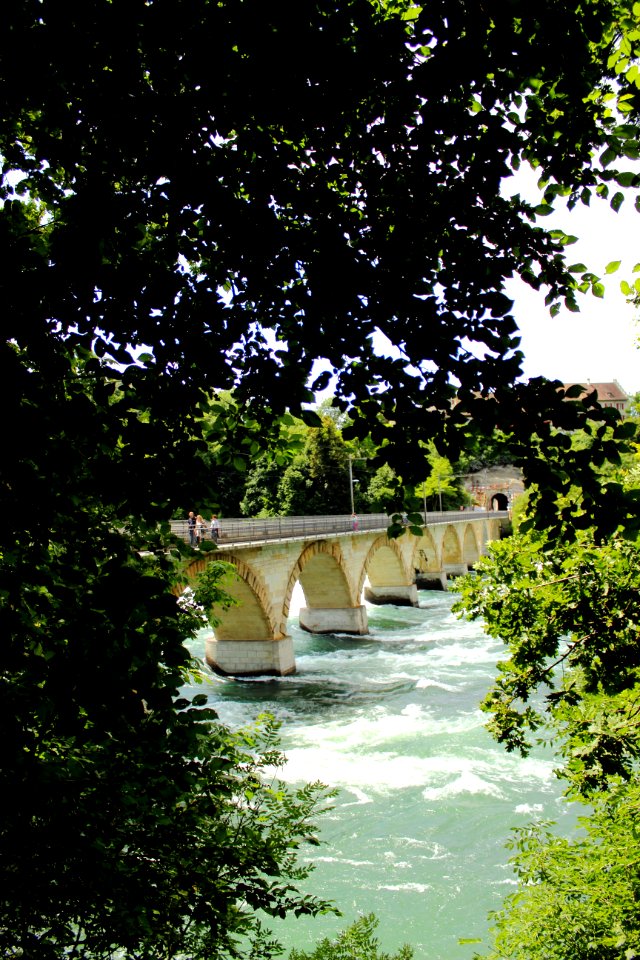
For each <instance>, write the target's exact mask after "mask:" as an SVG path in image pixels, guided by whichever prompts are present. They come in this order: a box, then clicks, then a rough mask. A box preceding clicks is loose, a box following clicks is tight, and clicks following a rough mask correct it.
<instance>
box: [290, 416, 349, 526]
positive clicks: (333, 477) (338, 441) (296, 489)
mask: <svg viewBox="0 0 640 960" xmlns="http://www.w3.org/2000/svg"><path fill="white" fill-rule="evenodd" d="M279 500H280V512H281V513H282V514H284V515H285V516H287V515H289V516H291V515H300V514H303V513H307V514H315V515H321V514H325V513H326V514H341V513H350V512H351V501H350V493H349V457H348V453H347V448H346V446H345V444H344V442H343V440H342V437H341V435H340V432H339V431H338V428H337V427H336V426H335V424H334V422H333V420H332V419H331V418H329V417H327V418H325V419H324V420H322V422H321V425H320V426H319V427H317V428H313V429H311V430H309V433H308V435H307V440H306V443H305V448H304V452H303V454H302V455H301V456H299V457H296V458H295V459H294V461H293V462H292V464H291V466H290V467H288V469H287V470H286V472H285V474H284V476H283V478H282V481H281V483H280V488H279Z"/></svg>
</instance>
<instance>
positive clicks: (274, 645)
mask: <svg viewBox="0 0 640 960" xmlns="http://www.w3.org/2000/svg"><path fill="white" fill-rule="evenodd" d="M205 660H206V661H207V663H208V664H209V666H210V667H211V669H212V670H214V671H215V672H216V673H221V674H223V675H224V676H227V677H264V676H267V677H286V676H288V675H289V674H292V673H295V672H296V662H295V658H294V655H293V640H292V639H291V637H289V636H285V637H281V638H280V639H279V640H216V638H215V637H208V638H207V640H206V643H205Z"/></svg>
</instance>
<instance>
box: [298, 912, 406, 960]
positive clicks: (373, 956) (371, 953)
mask: <svg viewBox="0 0 640 960" xmlns="http://www.w3.org/2000/svg"><path fill="white" fill-rule="evenodd" d="M377 926H378V919H377V917H375V916H374V914H372V913H371V914H368V915H367V916H364V917H359V918H358V919H357V920H356V921H355V922H354V923H352V924H351V925H350V926H349V927H347V929H346V930H343V931H342V933H340V934H339V935H338V937H336V939H335V940H329V939H328V938H325V939H324V940H321V941H320V943H319V944H318V945H317V946H316V947H315V948H314V949H313V950H312V951H310V952H307V951H303V950H292V951H291V953H290V954H289V960H411V958H412V957H413V951H412V950H411V948H410V947H408V946H406V945H405V946H403V947H400V949H399V950H398V952H397V953H395V954H394V955H393V956H391V955H390V954H388V953H382V952H380V949H379V944H378V941H377V939H376V937H375V936H374V931H375V929H376V927H377Z"/></svg>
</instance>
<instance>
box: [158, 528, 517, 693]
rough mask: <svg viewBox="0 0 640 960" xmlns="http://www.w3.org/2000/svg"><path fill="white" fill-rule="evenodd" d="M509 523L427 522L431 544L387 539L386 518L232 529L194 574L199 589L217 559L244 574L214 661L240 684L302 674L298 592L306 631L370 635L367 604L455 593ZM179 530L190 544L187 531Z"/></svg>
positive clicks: (217, 638)
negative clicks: (294, 614) (294, 599)
mask: <svg viewBox="0 0 640 960" xmlns="http://www.w3.org/2000/svg"><path fill="white" fill-rule="evenodd" d="M507 517H508V514H507V512H506V511H486V512H484V511H476V512H473V511H455V512H450V513H441V514H427V515H426V524H425V526H424V528H423V533H422V536H420V537H418V536H414V535H413V534H411V533H409V532H408V531H407V532H405V533H404V534H403V535H402V536H401V537H399V538H398V539H389V538H388V537H387V534H386V529H387V527H388V525H389V523H390V518H389V517H387V516H386V515H376V516H375V517H372V516H367V517H361V518H359V520H358V529H353V526H354V521H353V520H352V518H351V517H331V518H321V517H315V518H312V517H311V518H284V519H283V520H281V521H276V520H268V521H225V520H223V521H221V524H220V526H221V530H220V540H219V543H218V549H217V550H215V551H206V552H205V551H203V552H202V554H201V555H199V556H196V557H194V560H193V562H192V563H191V565H190V566H189V568H188V569H187V578H188V579H189V580H191V579H193V578H194V577H195V576H196V575H197V574H198V573H199V572H200V571H201V570H203V569H204V568H205V566H206V564H207V563H209V562H210V561H211V560H225V561H227V562H228V563H230V564H232V565H233V566H234V567H235V574H236V575H235V576H229V577H227V578H226V580H225V581H224V584H223V585H224V589H225V590H226V591H227V592H228V593H230V594H231V595H232V596H233V597H234V598H235V599H237V600H238V606H234V607H232V608H231V609H230V610H227V611H224V610H221V609H220V610H218V609H214V610H213V613H214V615H215V616H216V617H218V618H219V620H220V625H219V626H218V627H216V629H215V633H214V635H213V636H212V637H211V638H210V639H208V640H207V644H206V659H207V662H208V663H209V665H210V666H211V667H212V668H213V669H214V670H215V671H217V672H218V673H222V674H226V675H231V676H260V675H271V676H285V675H287V674H291V673H295V669H296V668H295V658H294V651H293V641H292V638H291V637H290V636H289V635H288V634H287V617H288V616H289V607H290V604H291V596H292V593H293V589H294V587H295V585H296V583H298V582H299V583H300V585H301V587H302V590H303V592H304V597H305V603H306V606H304V607H302V609H301V610H300V626H301V627H302V628H303V629H305V630H309V631H310V632H312V633H351V634H356V635H362V634H366V633H367V632H368V625H367V608H366V606H365V605H364V603H363V602H362V601H363V597H364V599H365V600H366V601H368V602H369V603H375V604H379V603H389V604H401V605H412V606H416V605H417V603H418V593H417V588H418V586H422V587H430V588H432V589H434V588H435V589H446V586H447V578H448V576H450V575H454V576H455V575H460V574H462V573H466V572H467V571H468V570H469V569H470V568H472V567H473V565H474V563H475V562H476V560H477V559H478V557H479V556H480V555H481V554H483V553H484V552H485V551H486V545H487V543H488V542H489V541H491V540H496V539H498V538H499V537H500V529H501V525H502V524H503V523H504V522H505V520H506V519H507ZM234 524H235V526H234ZM251 524H253V527H250V526H248V525H251ZM276 524H279V527H278V528H277V530H276V527H275V525H276ZM174 528H176V532H177V533H181V534H183V535H185V529H184V527H180V528H177V525H174ZM274 531H276V532H275V533H274ZM194 553H195V551H194Z"/></svg>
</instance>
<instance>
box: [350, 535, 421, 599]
mask: <svg viewBox="0 0 640 960" xmlns="http://www.w3.org/2000/svg"><path fill="white" fill-rule="evenodd" d="M408 559H409V558H408ZM366 577H368V578H369V587H368V588H366V589H365V599H366V600H368V601H369V602H370V603H395V604H401V605H409V606H417V604H418V592H417V589H416V585H415V583H414V570H413V568H412V567H411V566H410V563H409V562H408V560H405V558H404V555H403V553H402V550H401V548H400V546H399V544H398V541H397V540H390V539H389V538H388V537H387V536H381V537H377V538H376V539H375V540H374V542H373V543H372V544H371V547H370V548H369V551H368V553H367V555H366V557H365V561H364V564H363V566H362V571H361V573H360V582H359V584H358V595H359V596H360V595H361V594H362V590H363V588H364V581H365V578H366Z"/></svg>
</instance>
